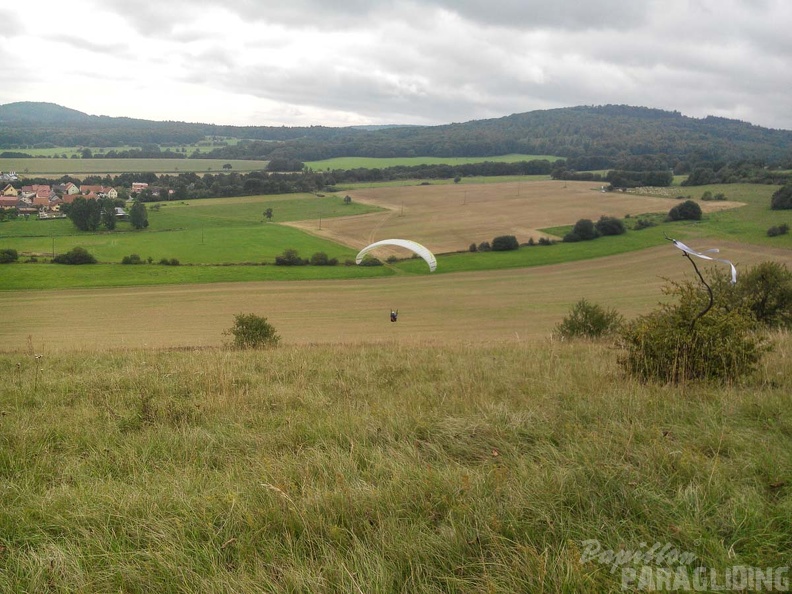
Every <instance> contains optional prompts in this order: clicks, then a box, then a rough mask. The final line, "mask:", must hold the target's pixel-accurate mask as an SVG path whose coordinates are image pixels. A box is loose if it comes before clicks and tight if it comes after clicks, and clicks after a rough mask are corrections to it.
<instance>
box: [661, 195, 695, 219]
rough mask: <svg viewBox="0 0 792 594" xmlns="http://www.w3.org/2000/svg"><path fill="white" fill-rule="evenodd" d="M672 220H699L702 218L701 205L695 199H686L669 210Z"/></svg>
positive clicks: (669, 217) (669, 216)
mask: <svg viewBox="0 0 792 594" xmlns="http://www.w3.org/2000/svg"><path fill="white" fill-rule="evenodd" d="M668 220H670V221H699V220H701V207H700V206H699V205H698V203H696V202H694V201H693V200H685V201H684V202H683V203H682V204H677V205H676V206H675V207H674V208H672V209H671V210H669V211H668Z"/></svg>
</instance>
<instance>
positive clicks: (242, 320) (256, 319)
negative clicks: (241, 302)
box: [223, 313, 280, 349]
mask: <svg viewBox="0 0 792 594" xmlns="http://www.w3.org/2000/svg"><path fill="white" fill-rule="evenodd" d="M223 334H225V335H226V336H233V339H232V341H231V346H232V347H234V348H238V349H260V348H266V347H274V346H277V344H278V342H280V336H278V333H277V332H276V331H275V328H274V326H272V324H270V323H269V322H268V321H267V318H263V317H261V316H257V315H256V314H252V313H251V314H237V315H235V316H234V325H233V326H232V327H231V328H229V329H228V330H226V331H224V332H223Z"/></svg>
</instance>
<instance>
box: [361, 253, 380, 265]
mask: <svg viewBox="0 0 792 594" xmlns="http://www.w3.org/2000/svg"><path fill="white" fill-rule="evenodd" d="M360 266H382V260H380V259H379V258H375V257H374V256H369V255H366V256H363V259H362V260H361V261H360Z"/></svg>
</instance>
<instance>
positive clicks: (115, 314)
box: [0, 241, 792, 352]
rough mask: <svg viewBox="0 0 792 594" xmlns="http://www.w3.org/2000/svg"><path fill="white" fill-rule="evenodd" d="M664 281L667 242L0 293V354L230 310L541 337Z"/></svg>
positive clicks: (635, 300) (215, 340) (673, 271)
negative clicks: (449, 269)
mask: <svg viewBox="0 0 792 594" xmlns="http://www.w3.org/2000/svg"><path fill="white" fill-rule="evenodd" d="M689 245H690V247H692V248H694V249H704V248H708V247H712V246H711V245H704V244H702V243H701V242H695V241H691V242H690V243H689ZM718 247H719V248H720V249H721V255H722V256H723V257H724V258H728V259H730V260H732V261H733V262H734V263H735V265H737V268H738V270H744V269H745V267H746V266H749V265H753V264H756V263H758V262H761V261H764V260H776V261H779V262H783V263H785V264H787V266H789V267H792V250H783V249H772V248H767V247H764V246H751V245H743V244H736V243H728V242H719V244H718ZM699 266H700V267H701V268H703V269H706V268H708V267H710V266H714V267H719V266H720V267H722V266H723V265H722V264H718V263H711V262H704V261H702V262H700V263H699ZM666 278H668V279H682V278H693V271H692V268H691V266H690V263H689V262H688V261H687V260H686V259H685V258H684V256H683V254H682V252H680V251H679V250H677V249H675V248H674V247H673V246H671V245H670V244H669V245H664V246H659V247H655V248H651V249H647V250H642V251H639V252H632V253H629V254H621V255H618V256H611V257H607V258H599V259H596V260H589V261H584V262H572V263H567V264H559V265H553V266H544V267H537V268H523V269H513V270H498V271H486V272H474V273H455V274H441V275H426V276H411V275H399V276H393V277H388V278H380V279H366V280H344V281H285V282H260V283H258V282H257V283H223V284H207V285H179V286H159V287H135V288H114V289H82V290H57V291H15V292H0V305H1V306H2V309H3V312H4V319H5V320H6V321H5V323H4V324H3V325H2V326H1V327H0V350H3V351H21V352H25V351H27V350H28V348H29V345H32V348H33V350H34V352H47V351H52V350H59V349H69V350H74V349H88V350H95V349H118V348H173V347H213V346H220V345H222V344H223V342H224V341H225V340H226V337H224V336H223V331H224V330H226V329H228V328H229V327H231V325H232V324H233V318H234V315H236V314H239V313H256V314H258V315H261V316H264V317H266V318H267V319H268V320H269V321H270V322H271V323H272V324H273V325H274V326H275V328H276V329H277V330H278V332H279V333H280V334H281V336H282V337H283V340H284V342H286V343H289V344H311V343H382V342H396V343H408V344H409V343H416V342H421V343H426V342H429V343H437V344H444V343H460V342H463V343H473V344H477V343H481V342H488V341H524V340H532V341H533V340H547V339H548V337H549V336H550V334H551V333H552V330H553V328H554V326H555V325H556V324H558V323H559V322H560V321H561V320H562V319H563V317H564V316H565V315H566V314H567V313H568V312H569V309H570V307H571V306H572V305H573V304H574V303H575V302H577V301H578V300H579V299H581V298H586V299H588V300H589V301H591V302H594V303H598V304H601V305H603V306H607V307H612V308H615V309H617V310H618V311H619V312H621V313H622V314H624V315H625V316H627V317H632V316H634V315H637V314H640V313H643V312H646V311H649V310H651V309H653V308H654V307H655V306H656V304H657V303H658V302H659V301H661V300H662V299H663V295H662V294H661V291H660V289H661V287H662V285H663V284H664V283H665V280H664V279H666ZM391 308H398V309H399V321H398V322H397V323H395V324H394V323H391V322H390V321H389V319H388V314H389V312H390V309H391Z"/></svg>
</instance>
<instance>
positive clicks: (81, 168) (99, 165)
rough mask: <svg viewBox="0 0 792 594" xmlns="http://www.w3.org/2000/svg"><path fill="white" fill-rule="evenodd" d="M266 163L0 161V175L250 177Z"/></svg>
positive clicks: (161, 160)
mask: <svg viewBox="0 0 792 594" xmlns="http://www.w3.org/2000/svg"><path fill="white" fill-rule="evenodd" d="M267 163H268V161H248V160H243V159H60V158H57V159H55V158H53V159H47V158H34V159H0V171H16V172H17V174H18V175H24V176H25V177H61V176H64V175H71V176H76V177H84V176H86V175H118V174H120V173H138V172H145V173H157V174H164V173H167V174H171V175H177V174H179V173H224V172H228V171H229V170H228V169H223V165H231V169H230V171H232V172H234V171H235V172H237V173H250V172H251V171H262V170H264V169H266V168H267Z"/></svg>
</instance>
